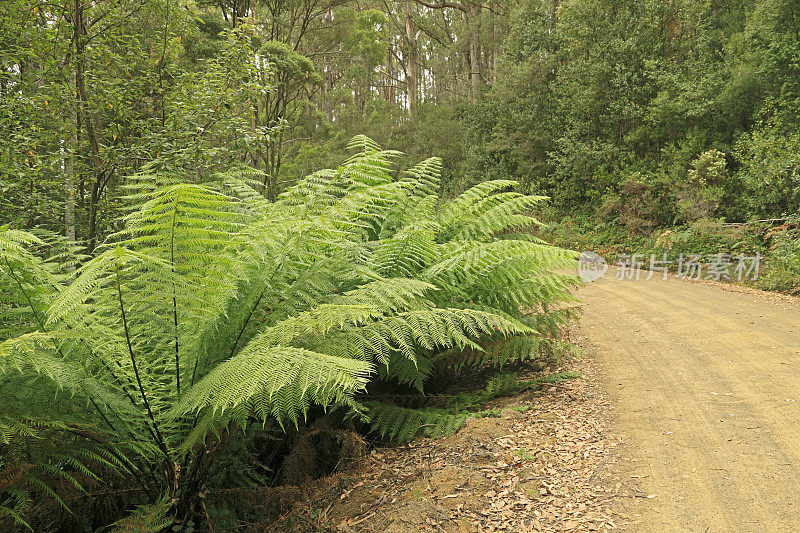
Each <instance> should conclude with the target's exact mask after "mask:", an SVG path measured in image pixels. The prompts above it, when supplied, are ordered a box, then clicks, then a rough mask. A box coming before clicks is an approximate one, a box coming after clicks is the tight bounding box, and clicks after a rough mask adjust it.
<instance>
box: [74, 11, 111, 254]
mask: <svg viewBox="0 0 800 533" xmlns="http://www.w3.org/2000/svg"><path fill="white" fill-rule="evenodd" d="M73 9H74V12H73V20H72V22H73V26H74V29H73V41H74V43H75V92H76V94H77V96H78V104H79V105H78V115H77V116H78V122H79V123H82V124H83V126H84V128H85V130H86V138H87V140H88V141H89V150H90V156H91V167H92V174H93V177H94V184H93V186H92V194H91V199H90V204H89V225H88V226H89V231H88V235H87V238H88V244H87V248H88V251H89V252H92V251H93V250H94V248H95V245H96V244H97V235H96V228H97V226H96V217H97V202H98V200H99V196H100V194H101V193H102V189H103V186H104V183H103V181H102V168H101V167H102V162H101V160H100V142H99V140H98V133H97V128H96V123H95V121H94V120H93V119H92V116H91V113H90V110H89V97H88V93H87V91H86V81H85V76H84V73H85V70H86V58H85V57H84V54H85V53H86V41H85V40H84V37H85V35H86V34H85V32H84V25H83V5H82V4H81V0H74V2H73Z"/></svg>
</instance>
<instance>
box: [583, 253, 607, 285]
mask: <svg viewBox="0 0 800 533" xmlns="http://www.w3.org/2000/svg"><path fill="white" fill-rule="evenodd" d="M607 271H608V263H606V260H605V259H603V258H602V257H601V256H599V255H597V254H596V253H594V252H583V253H582V254H581V256H580V257H579V258H578V276H580V278H581V279H582V280H583V281H585V282H586V283H591V282H592V281H594V280H597V279H600V278H602V277H603V276H605V275H606V272H607Z"/></svg>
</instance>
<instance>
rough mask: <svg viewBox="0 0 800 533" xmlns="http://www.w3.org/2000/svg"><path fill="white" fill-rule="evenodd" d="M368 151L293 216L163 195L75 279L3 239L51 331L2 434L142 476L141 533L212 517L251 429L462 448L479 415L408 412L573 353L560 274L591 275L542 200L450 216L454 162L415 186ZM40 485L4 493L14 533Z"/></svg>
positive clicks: (237, 182) (4, 263)
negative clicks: (210, 504) (481, 371)
mask: <svg viewBox="0 0 800 533" xmlns="http://www.w3.org/2000/svg"><path fill="white" fill-rule="evenodd" d="M350 147H351V149H353V150H354V152H355V153H354V155H353V156H352V157H351V158H349V159H348V160H347V161H345V162H344V163H343V164H342V165H341V166H340V167H338V168H336V169H330V170H325V171H320V172H316V173H314V174H312V175H310V176H308V177H306V178H305V179H302V180H300V181H299V182H298V183H297V184H296V185H294V186H293V187H291V188H289V189H287V190H286V191H284V192H283V193H282V194H281V195H280V196H279V197H278V200H277V201H276V202H267V201H266V200H264V199H263V198H262V197H261V196H260V195H259V191H258V189H257V187H255V185H254V183H253V182H252V181H251V180H248V178H247V175H246V173H245V174H242V173H239V172H231V173H229V174H227V175H224V176H220V177H219V180H218V182H216V183H211V184H206V185H197V184H183V183H181V182H180V181H181V180H180V179H179V178H178V177H176V176H161V175H155V174H153V173H152V172H151V173H150V174H146V173H145V174H142V175H141V176H139V177H138V178H137V179H136V180H133V181H132V184H131V186H130V187H129V192H130V193H131V194H130V196H129V197H128V199H127V201H128V203H129V206H130V210H129V214H128V215H127V216H126V217H125V218H124V220H123V221H122V223H123V226H124V227H123V229H122V230H121V231H119V232H118V233H117V234H115V235H113V236H112V237H111V238H110V239H109V240H108V241H107V242H106V243H104V244H103V245H102V246H101V247H99V249H98V250H97V253H96V255H95V256H94V257H93V258H91V259H89V260H87V261H85V262H84V263H83V265H82V266H80V267H79V268H77V269H75V270H74V271H72V270H71V269H65V268H59V267H58V265H57V264H56V263H55V262H54V261H53V258H56V257H58V258H63V257H64V256H63V255H61V256H59V255H58V254H54V253H52V250H50V251H48V250H46V248H48V244H47V242H45V240H43V239H42V238H39V237H37V236H35V235H33V234H30V233H26V232H19V231H15V230H11V229H9V228H0V276H2V278H3V280H4V281H5V282H9V283H13V284H14V286H16V287H17V289H18V290H19V291H20V293H21V294H22V295H23V297H24V301H25V302H26V304H27V306H28V308H29V310H30V313H31V315H32V316H33V317H35V322H36V324H37V331H34V332H31V333H28V334H25V335H22V336H19V337H16V338H13V339H9V340H7V341H5V342H3V343H2V344H0V380H2V386H3V391H4V395H5V397H4V402H3V404H2V407H1V408H0V409H2V410H0V420H8V421H10V422H8V424H7V427H8V428H11V427H18V428H23V429H20V430H19V431H17V430H13V431H12V430H11V429H2V426H1V425H0V435H5V436H4V437H3V438H7V439H8V440H9V441H12V440H13V441H14V442H17V443H19V444H20V448H19V449H20V450H23V449H25V447H26V446H28V447H32V448H33V447H34V443H35V442H36V440H35V437H31V436H28V437H26V436H25V431H24V427H27V426H26V425H25V423H24V420H39V421H48V423H51V424H54V426H52V427H54V428H55V427H58V428H59V429H58V430H55V429H54V430H53V431H61V432H69V433H70V434H71V435H72V436H73V439H74V441H75V442H76V443H77V444H80V447H78V448H75V449H73V450H72V451H71V452H70V453H69V454H67V455H63V454H62V455H58V454H56V453H55V452H52V456H51V459H52V461H50V462H49V463H48V462H47V461H42V462H41V464H42V465H49V466H48V468H60V467H61V466H63V467H64V468H65V469H66V470H65V471H75V472H80V476H79V477H81V478H82V479H83V478H87V479H89V478H91V479H93V477H92V476H95V475H97V476H98V477H99V474H98V472H103V471H106V470H108V471H117V472H128V473H133V475H134V479H135V481H136V484H137V489H136V490H137V491H138V492H139V493H140V494H141V495H143V496H145V497H147V498H148V499H149V501H150V505H151V507H143V508H140V509H139V510H137V511H136V512H135V513H134V516H132V518H131V519H130V521H128V522H125V524H139V526H137V527H143V528H148V527H151V526H150V525H147V524H154V525H152V527H154V528H155V527H159V526H160V525H163V524H165V523H167V522H168V521H169V520H171V519H172V518H173V517H178V518H180V519H186V518H187V517H188V516H189V515H191V514H192V513H193V512H194V511H195V510H196V503H197V502H198V499H199V494H200V492H201V490H202V488H203V485H204V483H206V480H205V479H204V477H203V476H204V475H205V473H206V472H208V471H209V465H210V464H211V463H212V462H213V461H215V459H216V457H215V454H218V453H224V452H225V450H226V449H227V445H225V444H224V443H225V442H227V440H226V439H232V438H234V437H235V436H236V435H237V431H236V429H235V428H236V427H237V426H239V425H246V424H248V423H251V422H254V421H258V422H259V423H260V424H261V425H265V426H269V427H270V428H272V430H274V431H276V432H277V431H281V430H282V429H287V428H288V427H289V426H300V425H302V424H303V423H305V420H306V418H307V417H309V416H317V414H318V413H319V412H321V411H322V408H324V409H326V410H327V411H328V412H333V411H335V412H336V413H338V416H340V419H341V417H344V416H345V415H346V414H351V415H355V416H356V419H357V420H361V421H367V423H368V424H371V426H370V427H371V428H372V429H373V430H374V431H375V432H376V433H377V434H379V435H382V436H384V437H386V438H395V439H397V438H408V437H410V436H413V435H415V434H417V432H418V430H419V429H420V428H422V429H423V430H424V432H425V433H426V434H428V435H431V436H436V435H440V434H448V433H450V432H452V431H454V430H456V429H457V428H458V427H459V426H460V425H461V424H463V422H464V419H465V418H464V415H463V413H451V412H447V411H437V410H434V409H422V410H419V409H415V408H411V407H400V406H393V405H392V404H391V401H390V398H391V392H392V391H394V390H402V391H403V392H404V393H410V392H413V391H415V390H416V392H417V393H418V398H420V400H419V402H417V403H419V404H421V405H424V403H425V402H424V396H422V393H423V392H424V391H426V388H427V387H428V384H429V380H430V378H431V376H433V375H436V374H438V373H442V372H447V371H450V372H452V371H458V370H461V369H463V368H466V367H469V366H473V367H474V366H495V367H501V366H503V365H505V364H507V363H510V362H512V361H516V362H519V361H526V360H531V359H535V358H536V357H539V356H540V355H541V354H547V353H551V352H553V351H559V350H563V349H565V348H566V346H565V345H564V344H563V343H562V342H561V341H560V340H559V339H558V332H559V328H561V327H563V325H564V324H565V321H566V320H568V318H569V312H568V311H566V312H565V311H564V310H561V309H558V308H557V307H556V306H554V304H556V303H558V302H563V301H565V300H568V299H570V298H571V292H570V291H571V289H572V287H573V286H574V283H575V281H574V278H572V277H570V276H566V275H563V274H558V273H556V271H557V270H559V269H563V268H565V267H567V266H569V265H571V264H573V261H574V254H573V253H571V252H567V251H564V250H560V249H557V248H553V247H550V246H548V245H546V244H544V243H542V242H540V241H538V240H536V239H535V238H532V237H530V235H529V234H527V233H526V230H527V228H529V227H531V226H533V225H535V224H537V221H536V220H535V218H533V217H532V215H531V211H532V209H533V208H534V207H535V206H536V205H538V203H539V202H541V201H542V198H540V197H534V196H526V195H522V194H519V193H517V192H515V191H514V187H515V182H513V181H509V180H495V181H491V182H486V183H482V184H479V185H477V186H475V187H473V188H471V189H470V190H468V191H466V192H464V193H463V194H461V195H459V196H458V197H456V198H454V199H452V200H449V201H446V200H442V199H441V198H439V196H438V191H439V189H440V188H441V187H440V173H441V168H442V163H441V160H439V159H437V158H430V159H427V160H425V161H423V162H422V163H420V164H418V165H416V166H413V167H411V168H409V169H407V170H405V171H399V169H398V168H397V164H396V162H397V160H398V156H399V153H398V152H393V151H388V150H382V149H381V148H380V147H379V146H378V145H377V144H376V143H375V142H374V141H372V140H370V139H368V138H366V137H357V138H355V139H354V140H353V141H352V143H351V145H350ZM32 385H34V386H32ZM377 398H380V400H381V401H380V402H376V399H377ZM21 405H26V406H27V408H26V409H27V410H20V409H19V407H20V406H21ZM48 407H50V408H49V409H48ZM315 407H317V409H315ZM370 417H371V421H369V419H370ZM67 420H69V421H75V420H79V421H80V424H79V425H78V426H64V427H63V428H62V427H59V426H57V424H59V423H62V424H64V423H65V421H67ZM11 421H17V422H11ZM15 423H16V424H17V425H16V426H15V425H14V424H15ZM20 424H21V425H20ZM15 431H16V432H15ZM31 439H34V440H31ZM32 448H31V449H32ZM0 451H1V450H0ZM5 464H7V465H13V464H14V463H5ZM7 468H12V470H9V471H8V472H9V475H17V474H16V473H14V472H16V471H13V466H8V467H7ZM40 471H42V472H43V471H44V470H41V469H40ZM20 475H22V477H23V478H25V479H37V480H38V482H40V483H41V484H43V485H41V484H40V485H37V486H36V487H34V488H31V486H30V485H24V484H23V485H24V488H22V489H18V488H15V489H14V490H18V492H12V491H11V490H10V489H9V490H7V491H2V490H0V511H1V512H3V513H5V514H6V516H9V517H12V519H13V520H25V517H26V513H28V507H26V506H27V505H28V503H27V502H29V499H26V498H28V496H25V494H31V493H32V492H36V491H39V492H47V491H48V490H52V489H51V488H50V485H48V484H47V480H46V479H45V477H46V476H45V477H30V476H28V471H25V472H23V473H22V474H20ZM26 476H27V477H26ZM75 480H76V481H79V480H78V477H76V478H75ZM25 487H27V488H25ZM37 487H38V488H37ZM19 490H21V491H22V492H19ZM26 491H27V492H26ZM148 517H149V518H148ZM122 524H123V523H122V522H121V523H120V525H122Z"/></svg>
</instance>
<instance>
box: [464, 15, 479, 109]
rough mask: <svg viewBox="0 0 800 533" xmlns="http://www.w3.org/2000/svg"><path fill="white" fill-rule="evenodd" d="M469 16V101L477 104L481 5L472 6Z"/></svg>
mask: <svg viewBox="0 0 800 533" xmlns="http://www.w3.org/2000/svg"><path fill="white" fill-rule="evenodd" d="M471 7H472V8H471V9H470V12H469V14H468V15H467V16H468V17H469V19H468V24H469V67H470V76H469V99H470V102H472V103H475V102H476V101H477V99H478V88H479V86H480V82H481V72H480V68H481V67H480V43H479V39H480V19H479V17H480V13H481V11H480V9H481V8H480V5H478V4H474V5H473V6H471Z"/></svg>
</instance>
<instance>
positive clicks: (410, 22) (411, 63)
mask: <svg viewBox="0 0 800 533" xmlns="http://www.w3.org/2000/svg"><path fill="white" fill-rule="evenodd" d="M413 15H414V13H413V10H412V4H407V6H406V9H405V16H406V42H407V44H408V58H407V59H406V62H407V63H408V76H407V77H406V92H407V94H408V108H409V110H412V109H414V108H416V107H417V100H418V96H419V94H418V90H419V64H418V60H419V54H418V50H417V35H416V27H415V24H414V16H413Z"/></svg>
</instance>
